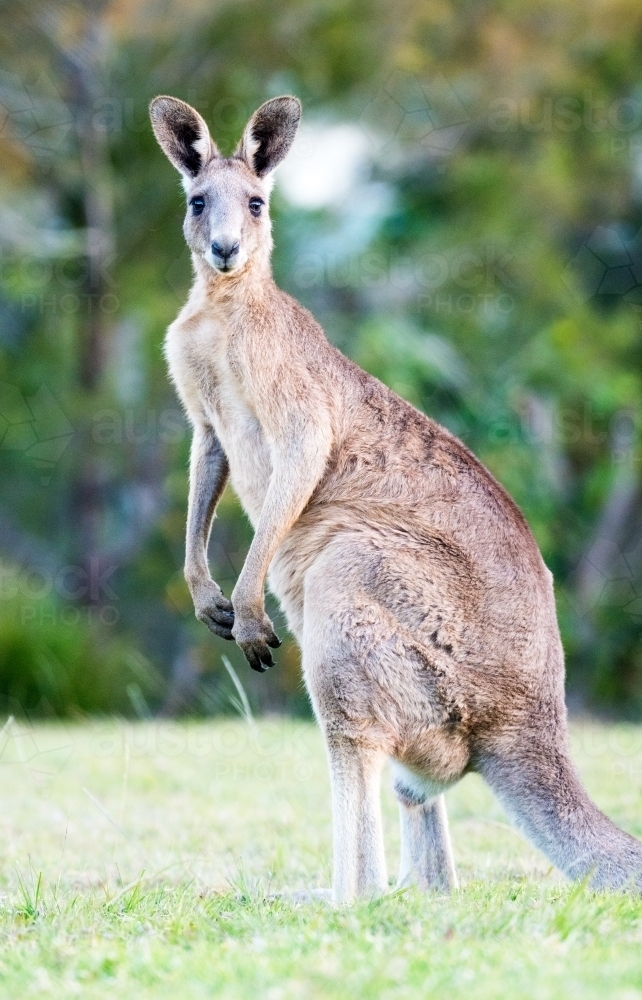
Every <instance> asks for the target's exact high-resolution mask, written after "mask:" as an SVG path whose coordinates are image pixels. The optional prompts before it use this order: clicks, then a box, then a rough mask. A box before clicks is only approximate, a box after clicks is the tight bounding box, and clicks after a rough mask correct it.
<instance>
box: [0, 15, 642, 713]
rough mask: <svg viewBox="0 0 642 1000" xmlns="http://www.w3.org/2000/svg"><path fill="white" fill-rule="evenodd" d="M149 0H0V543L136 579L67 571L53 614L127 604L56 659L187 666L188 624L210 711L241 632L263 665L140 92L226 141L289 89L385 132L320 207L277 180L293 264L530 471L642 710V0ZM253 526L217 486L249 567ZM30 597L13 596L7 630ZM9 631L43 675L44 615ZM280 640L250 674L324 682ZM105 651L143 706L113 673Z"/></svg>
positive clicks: (555, 535)
mask: <svg viewBox="0 0 642 1000" xmlns="http://www.w3.org/2000/svg"><path fill="white" fill-rule="evenodd" d="M135 7H136V10H137V12H138V13H137V15H136V16H133V17H131V18H130V17H129V16H126V15H125V13H124V8H122V5H118V4H116V3H112V2H110V0H100V2H99V3H97V4H89V3H88V2H87V3H83V2H80V0H78V2H76V0H55V2H54V3H52V4H51V5H50V15H49V18H48V20H47V21H46V25H45V22H44V21H43V20H42V19H39V18H37V17H35V15H31V14H30V13H29V11H27V10H26V8H25V7H24V5H23V4H18V3H16V2H14V0H8V6H7V12H8V13H7V16H6V17H5V18H3V24H2V25H1V26H0V51H1V52H2V54H3V56H4V62H5V65H6V68H7V72H6V74H5V75H4V76H2V78H1V79H0V104H2V107H3V108H4V109H5V111H6V112H7V115H6V119H3V121H4V124H3V126H2V131H1V133H0V148H1V150H2V153H3V159H2V162H3V166H2V168H1V171H2V172H1V173H0V218H1V219H2V220H3V226H2V227H1V229H2V232H1V233H0V383H2V386H0V515H1V520H0V553H2V554H3V555H4V556H5V557H7V558H10V559H11V560H13V561H14V562H15V563H17V564H20V565H21V566H23V567H24V568H25V569H26V570H30V569H33V568H34V567H35V568H36V569H38V568H39V567H41V566H42V564H43V563H46V564H47V565H48V566H54V567H55V568H54V570H52V572H53V573H54V575H55V574H56V573H57V572H58V569H57V568H60V567H65V566H67V565H69V564H71V565H73V566H76V567H80V568H82V569H85V570H87V569H88V567H90V566H91V561H92V559H94V560H97V564H99V565H100V566H101V567H105V566H106V567H107V568H108V569H109V571H110V573H111V571H112V570H113V574H112V575H110V576H109V581H110V582H109V587H110V589H111V591H112V592H113V593H114V594H115V595H116V596H115V597H107V596H106V594H105V593H103V594H101V595H99V596H98V597H96V598H95V599H93V598H90V600H89V602H87V600H86V596H85V597H82V598H81V599H80V600H78V599H77V598H75V597H69V596H68V595H67V594H66V593H62V594H60V593H57V594H56V601H57V603H58V606H59V608H58V611H57V612H56V615H57V618H56V620H57V621H60V620H61V613H62V612H66V611H67V609H68V608H69V609H70V610H69V613H71V611H73V610H74V609H78V608H79V607H80V608H81V609H82V607H83V606H87V603H88V604H89V606H91V607H92V609H93V611H94V612H95V613H96V614H98V615H99V614H100V613H101V612H103V611H104V610H105V607H107V608H109V609H111V610H113V609H116V611H117V614H113V615H112V619H113V623H112V624H111V625H109V626H108V627H106V628H104V627H101V628H97V627H96V625H95V623H94V622H90V623H89V624H87V623H85V625H82V626H79V629H78V636H77V638H74V637H73V635H72V633H73V628H71V627H69V628H67V627H64V626H62V625H60V629H61V637H60V640H59V643H58V646H56V647H55V648H59V649H60V650H61V652H60V657H62V661H66V659H67V658H70V663H73V662H76V660H75V657H80V655H81V653H80V650H81V648H86V649H88V650H89V649H91V650H92V651H94V650H96V649H98V650H100V655H98V654H94V653H93V652H92V655H91V656H90V657H89V660H88V664H89V666H88V670H89V671H91V676H92V678H93V681H92V684H93V683H95V685H96V687H97V689H99V688H101V685H104V684H105V683H106V681H104V680H100V678H99V673H100V671H98V664H99V663H102V657H103V653H104V655H105V656H107V653H106V651H107V650H110V649H112V648H113V649H117V648H119V647H120V645H123V644H124V646H125V647H126V648H128V649H129V648H134V649H135V650H137V651H138V653H139V654H140V655H141V656H142V657H143V658H144V659H145V660H149V661H150V662H152V663H153V664H154V667H155V669H157V670H158V671H159V672H160V674H161V675H162V676H163V677H164V678H165V680H166V681H167V682H169V681H170V678H172V677H173V678H176V677H177V676H179V675H180V672H181V671H180V663H181V657H182V656H183V655H184V653H185V650H186V649H192V650H193V651H195V659H194V662H196V661H197V660H198V663H199V667H198V671H197V677H196V683H192V687H191V689H190V690H191V691H192V700H191V706H192V708H195V709H196V710H198V711H202V710H205V702H207V698H206V697H205V696H203V697H205V702H203V698H201V701H199V697H200V696H197V695H195V694H194V692H195V691H200V692H201V695H203V690H202V684H201V681H203V680H205V681H207V686H208V690H209V691H210V693H211V692H214V694H215V697H214V701H213V702H212V701H211V700H210V701H209V702H207V704H208V705H209V706H210V709H211V708H213V706H214V705H215V704H220V703H221V698H220V697H219V694H220V690H223V688H222V685H225V684H227V683H228V680H229V678H228V675H227V674H226V672H225V670H224V669H223V667H222V666H221V660H220V655H221V653H222V652H226V653H228V654H229V656H230V660H231V662H232V666H233V668H234V669H235V670H237V672H238V673H239V676H242V677H243V678H244V683H245V678H246V677H247V674H246V672H245V668H244V664H243V661H242V658H241V657H239V655H238V651H236V650H235V649H233V648H232V649H227V650H226V649H223V647H222V646H221V644H220V643H217V642H215V641H214V640H211V639H208V637H207V636H206V635H205V634H204V633H203V631H202V626H199V625H197V623H195V622H194V621H193V618H192V613H191V608H190V602H189V597H188V596H186V593H185V589H184V585H183V584H182V582H181V569H180V567H181V563H182V559H183V532H184V513H185V505H186V465H187V457H188V445H189V435H188V429H187V427H186V424H185V421H184V419H183V417H182V415H181V414H180V411H179V408H178V405H177V402H176V400H175V397H174V394H173V390H172V388H171V386H170V385H169V384H168V380H167V377H166V371H165V365H164V361H163V358H162V354H161V350H160V345H161V342H162V338H163V333H164V329H165V327H166V326H167V324H168V323H169V322H170V321H171V320H172V319H173V318H174V316H175V315H176V313H177V311H178V309H179V308H180V306H181V304H182V302H183V301H184V299H185V296H186V294H187V289H188V287H189V280H190V264H189V255H188V253H187V251H186V249H185V247H184V243H183V238H182V233H181V217H182V212H183V198H182V192H181V189H180V184H179V183H178V180H177V177H176V174H175V172H174V171H173V170H172V169H171V168H170V167H169V166H168V164H167V163H166V161H165V159H164V157H163V156H162V154H161V153H160V151H159V149H158V148H157V145H156V143H155V141H154V139H153V136H152V133H151V129H150V128H149V125H148V121H147V111H146V107H147V103H148V101H149V99H150V98H151V97H152V96H154V95H155V94H156V93H158V92H168V93H174V94H176V96H178V97H182V98H184V99H186V100H188V101H190V102H191V103H193V104H195V105H197V106H198V108H199V110H200V111H201V112H202V114H203V115H204V116H205V117H206V118H207V120H208V121H209V123H210V125H211V128H212V132H213V135H214V136H215V138H216V139H217V141H218V142H219V144H220V146H221V148H222V149H223V150H224V151H226V152H228V151H230V150H232V149H233V147H234V145H235V143H236V141H237V140H238V137H239V135H240V132H241V130H242V127H243V124H244V122H245V120H246V119H247V117H248V116H249V115H250V113H251V112H252V111H253V109H254V108H255V107H256V105H257V104H258V103H259V102H260V101H262V100H264V99H265V98H266V97H268V96H270V95H271V94H274V93H277V92H285V91H293V92H296V93H297V94H298V95H299V96H300V97H301V98H302V100H303V102H304V108H305V119H304V120H305V122H306V123H308V124H312V125H313V126H314V125H316V126H319V125H323V126H324V127H327V126H328V125H330V126H331V125H333V124H337V123H349V124H351V125H352V126H353V127H354V128H355V129H356V130H357V132H358V133H359V134H360V135H361V137H362V139H363V140H364V142H365V143H366V145H365V147H364V149H365V153H364V161H363V163H362V165H361V172H360V173H359V174H358V177H357V180H356V181H355V182H354V183H353V186H352V188H351V190H350V191H349V192H348V194H347V195H346V196H345V197H344V198H343V200H341V199H339V200H338V201H336V202H334V203H328V204H326V205H321V206H319V207H316V208H311V209H310V210H306V209H305V208H302V207H297V206H296V205H295V204H292V203H290V202H288V200H287V198H286V197H285V195H286V193H287V192H286V191H285V190H280V188H279V185H278V183H277V188H276V191H275V195H274V199H273V216H274V230H275V255H274V268H275V275H276V277H277V280H278V281H279V283H280V284H281V285H282V286H283V287H285V288H286V289H287V290H289V291H291V292H292V293H293V294H294V295H296V296H297V297H298V298H299V299H300V300H301V301H302V302H303V303H304V304H305V305H307V306H308V307H309V308H311V309H312V310H313V312H314V313H315V314H316V315H317V316H318V318H319V319H320V320H321V321H322V322H323V323H324V325H325V327H326V329H327V331H328V334H329V336H330V338H331V339H332V340H333V341H334V342H335V343H336V344H337V345H338V346H339V347H341V349H342V350H344V351H345V352H346V353H347V354H348V355H350V356H351V357H353V358H354V359H355V360H356V361H357V362H358V363H360V364H361V365H363V366H364V367H366V368H367V369H368V370H369V371H372V372H373V373H374V374H375V375H377V377H379V378H381V379H382V380H383V381H385V382H386V383H387V384H388V385H390V386H391V387H392V388H393V389H395V390H396V391H397V392H399V393H401V394H402V395H404V396H405V397H406V398H407V399H409V400H411V401H412V402H413V403H414V404H415V405H417V406H419V407H420V408H421V409H423V410H424V411H425V412H427V413H429V414H430V415H431V416H433V417H435V418H436V419H438V420H440V421H442V422H443V423H444V424H446V425H447V426H448V427H449V428H450V429H452V430H453V431H454V432H455V433H457V434H459V435H460V436H461V437H462V438H463V439H464V440H465V442H466V443H467V444H468V445H469V446H470V447H471V448H473V450H474V451H475V452H476V453H477V454H478V455H479V457H480V458H481V459H482V460H483V461H484V462H486V463H487V465H488V466H489V467H490V469H491V471H492V472H493V473H494V474H495V475H496V476H497V477H498V478H499V479H500V481H501V482H502V483H503V484H504V485H505V486H506V487H507V488H508V489H509V491H510V492H511V493H512V494H513V496H514V497H515V499H516V500H517V502H518V503H519V504H520V506H521V507H522V509H523V510H524V513H525V515H526V517H527V519H528V521H529V523H530V524H531V526H532V528H533V530H534V533H535V535H536V538H537V540H538V542H539V544H540V546H541V548H542V551H543V554H544V557H545V559H546V561H547V563H548V564H549V566H550V567H551V569H552V570H553V572H554V574H555V577H556V583H557V587H558V594H559V610H560V619H561V623H562V629H563V637H564V642H565V646H566V649H567V653H568V666H569V682H570V685H571V687H572V689H573V693H574V697H576V698H579V699H581V700H582V701H583V703H585V704H589V705H593V706H597V707H601V708H609V709H616V710H618V711H620V712H624V713H628V714H634V715H639V713H640V711H642V666H641V664H642V653H641V651H640V650H641V647H640V625H641V624H642V605H641V604H640V602H641V601H642V520H641V515H640V511H641V510H642V502H641V500H642V484H641V477H640V457H641V453H640V428H641V427H642V416H641V414H642V336H641V333H640V331H641V324H640V319H641V314H640V305H641V303H642V294H641V292H640V289H641V288H642V277H641V276H642V267H641V265H640V260H641V259H642V246H641V245H640V240H639V238H638V234H639V233H640V232H641V231H642V198H641V196H640V187H639V155H640V148H641V147H642V101H641V98H640V95H641V93H642V77H641V75H640V74H641V70H640V67H641V66H642V42H641V39H642V14H641V13H640V10H639V9H638V7H637V6H636V5H635V4H633V3H632V2H631V0H605V3H604V4H602V5H601V6H598V7H593V8H591V9H590V11H587V10H585V8H584V5H581V4H578V3H577V2H575V0H564V2H563V3H562V5H561V7H560V5H559V4H552V3H550V2H543V0H542V2H539V3H537V4H536V5H535V6H533V4H531V3H529V4H526V3H516V4H511V5H508V6H507V5H505V4H502V3H500V2H493V3H490V4H487V5H485V6H484V8H483V10H479V9H477V8H476V7H475V6H474V5H470V4H469V5H464V6H463V7H462V6H461V5H455V4H452V3H445V4H442V3H427V4H426V3H423V2H418V0H411V2H410V3H409V4H406V5H405V6H404V9H403V14H399V12H398V11H397V10H396V9H395V8H394V5H385V4H381V3H378V2H376V0H349V2H347V3H344V4H336V3H326V2H323V0H306V2H305V3H303V4H301V3H299V2H294V0H271V2H269V3H263V2H258V0H250V2H247V3H244V4H242V5H240V6H239V5H238V4H236V3H231V2H229V3H228V2H224V3H222V4H219V5H217V6H216V7H215V8H205V7H203V6H202V5H197V4H195V3H186V4H182V5H181V9H180V13H178V11H169V12H163V13H161V11H160V9H159V8H157V6H156V5H153V4H151V3H147V2H145V0H141V2H140V3H138V4H136V5H135ZM97 23H100V26H101V28H100V31H98V32H96V31H94V26H95V24H97ZM552 25H553V26H554V28H552V27H551V26H552ZM70 53H71V56H70ZM74 65H75V66H78V65H82V66H83V71H82V73H80V74H76V75H74V71H73V70H72V67H73V66H74ZM25 102H26V104H25ZM25 107H27V108H28V113H27V112H26V111H25V110H24V108H25ZM30 115H31V117H30ZM302 162H305V160H303V161H302ZM313 166H314V164H313V163H312V162H310V167H311V168H312V167H313ZM88 234H89V236H88ZM92 234H93V235H92ZM88 239H89V241H90V243H91V240H92V239H93V240H94V245H93V247H92V246H89V249H88V242H87V241H88ZM3 387H4V388H3ZM6 387H8V389H7V388H6ZM43 387H44V389H43ZM7 425H9V428H10V434H9V436H7V433H8V432H7ZM250 538H251V532H250V531H249V526H248V525H247V522H246V520H245V518H244V516H243V515H242V513H241V512H240V509H239V507H238V505H235V504H234V503H233V502H232V500H231V499H229V498H226V500H225V503H224V505H223V507H222V510H221V516H220V518H219V520H218V522H217V524H216V527H215V531H214V539H213V545H212V551H211V553H210V555H211V561H212V568H213V571H214V575H215V576H216V577H217V578H218V579H219V581H220V582H221V583H222V585H223V586H224V589H225V590H226V591H227V592H228V593H229V591H230V590H231V588H232V587H233V585H234V581H235V579H236V576H237V574H238V572H239V570H240V567H241V565H242V560H243V556H244V553H245V551H246V549H247V546H248V544H249V541H250ZM56 567H57V568H56ZM83 602H84V604H83ZM18 611H20V609H18ZM274 611H275V609H274V608H272V609H271V612H272V613H273V612H274ZM15 614H16V608H15V607H14V606H13V605H11V604H5V603H4V602H2V601H0V630H4V631H7V632H8V631H10V629H11V627H13V626H11V625H10V619H11V618H12V616H13V617H14V618H15ZM5 619H6V623H5ZM53 630H54V629H53V627H52V629H51V632H52V633H53ZM53 641H54V640H53V634H51V635H49V634H48V638H47V643H48V644H49V645H50V646H51V648H52V649H53V648H54V646H53V645H52V643H53ZM83 644H84V645H83ZM208 644H209V645H208ZM18 645H19V646H20V648H21V649H22V650H23V654H21V655H22V659H21V660H20V662H21V664H22V666H21V667H20V671H25V672H26V674H27V675H28V676H29V677H36V676H39V672H40V667H39V666H38V655H39V654H37V652H36V645H38V644H33V643H32V644H31V645H30V644H29V642H27V640H26V639H23V640H21V641H20V643H19V644H18ZM3 648H8V647H6V646H5V647H3ZM38 648H40V646H39V645H38ZM28 650H30V652H27V651H28ZM65 650H66V652H65ZM74 650H75V652H74ZM119 655H120V654H114V662H115V661H116V660H118V656H119ZM60 657H59V658H60ZM107 659H108V660H109V662H112V655H111V653H110V654H109V655H108V656H107ZM17 662H18V660H17V659H16V664H17ZM278 662H279V666H278V668H277V669H276V670H274V671H271V672H269V673H268V674H267V675H266V676H265V677H262V678H255V677H247V686H248V694H249V698H250V701H251V702H252V704H253V705H254V707H256V708H259V709H263V710H268V711H269V710H272V709H275V708H278V709H281V710H282V709H284V708H285V709H287V710H290V711H296V712H301V711H303V712H304V711H307V702H306V699H305V696H304V695H303V694H302V691H301V686H300V680H299V673H298V657H297V652H296V649H295V646H294V644H293V642H292V641H290V640H289V641H288V643H287V644H286V645H285V646H284V647H283V648H282V649H281V650H280V652H279V658H278ZM92 664H95V665H96V670H95V672H94V667H93V666H92ZM16 669H17V667H16ZM57 669H58V668H57ZM60 669H61V670H62V671H63V672H66V673H65V676H68V677H70V678H71V677H78V678H79V679H80V674H81V673H82V672H80V671H78V670H76V668H75V667H72V666H71V665H70V666H64V663H63V666H62V667H61V668H60ZM5 671H8V672H6V673H5V676H6V677H7V684H8V683H9V678H10V676H13V674H12V673H11V671H9V670H8V668H5ZM102 677H103V678H107V677H111V678H112V679H113V692H112V694H113V697H112V700H111V704H112V705H113V706H114V707H115V706H119V707H121V708H122V707H123V688H122V681H121V680H120V673H119V671H118V670H116V668H113V669H109V670H105V671H103V672H102ZM192 681H194V677H192ZM10 683H11V685H14V687H15V683H16V682H15V681H14V680H12V681H11V682H10ZM30 683H31V682H30ZM70 683H71V682H70ZM74 683H75V681H74ZM172 683H173V682H172ZM92 684H89V687H91V686H92ZM170 687H171V683H170ZM0 689H2V690H4V691H5V693H6V694H8V690H9V689H8V688H6V689H5V688H2V682H0ZM13 689H14V688H13V687H12V690H13ZM101 689H102V690H106V689H105V688H104V686H103V687H102V688H101ZM219 689H220V690H219ZM61 690H64V691H67V692H71V691H72V687H67V686H66V682H65V684H63V686H62V688H61ZM217 692H219V694H217ZM30 697H31V696H30ZM34 697H35V695H34ZM65 697H66V698H67V697H68V698H70V699H71V701H70V702H69V704H70V705H71V704H72V703H73V704H80V703H81V702H82V704H83V705H89V703H90V701H91V699H90V698H89V695H88V694H87V695H82V697H81V696H80V695H78V697H77V698H75V696H72V694H71V693H69V694H66V695H65ZM145 697H146V696H145ZM162 697H163V696H161V695H157V696H155V698H152V702H153V703H155V704H157V703H158V702H159V701H161V700H162ZM74 698H75V700H74ZM217 699H218V701H217ZM134 700H136V699H134ZM222 700H223V701H226V697H225V698H223V699H222ZM98 701H100V704H101V705H105V706H106V705H107V702H108V701H109V698H107V695H106V694H105V695H104V696H103V695H101V697H100V699H97V700H96V704H97V703H98ZM188 701H189V699H188ZM127 703H128V704H131V699H129V698H128V699H127ZM58 704H62V702H58Z"/></svg>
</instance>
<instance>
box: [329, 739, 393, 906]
mask: <svg viewBox="0 0 642 1000" xmlns="http://www.w3.org/2000/svg"><path fill="white" fill-rule="evenodd" d="M326 746H327V749H328V759H329V762H330V778H331V782H332V820H333V842H334V848H333V854H334V859H333V861H334V875H333V887H332V888H333V893H332V895H333V899H334V901H335V903H346V902H350V901H352V900H353V899H357V898H364V897H368V896H374V895H378V894H380V893H382V892H384V891H385V890H386V888H387V884H388V883H387V877H386V861H385V855H384V844H383V828H382V822H381V800H380V783H381V770H382V767H383V764H384V761H385V755H384V754H383V753H382V752H381V751H379V750H377V749H376V748H374V747H371V746H368V745H364V744H363V743H362V742H361V741H360V740H355V739H352V738H350V737H346V736H344V735H340V734H338V733H332V732H326Z"/></svg>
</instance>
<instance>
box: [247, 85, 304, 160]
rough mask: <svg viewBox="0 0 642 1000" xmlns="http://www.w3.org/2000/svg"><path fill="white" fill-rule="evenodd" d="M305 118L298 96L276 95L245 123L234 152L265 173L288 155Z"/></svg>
mask: <svg viewBox="0 0 642 1000" xmlns="http://www.w3.org/2000/svg"><path fill="white" fill-rule="evenodd" d="M300 118H301V102H300V101H299V99H298V97H275V98H274V99H273V100H271V101H266V102H265V104H262V105H261V107H260V108H259V109H258V111H255V112H254V114H253V115H252V117H251V118H250V120H249V122H248V123H247V125H246V126H245V131H244V133H243V138H242V139H241V141H240V143H239V145H238V148H237V150H236V152H235V153H234V155H235V156H236V157H238V158H239V159H241V160H245V162H246V163H247V165H248V167H249V168H250V170H253V171H254V173H255V174H256V175H257V176H258V177H264V176H265V175H266V174H269V173H270V171H271V170H274V168H275V167H276V166H278V165H279V163H280V162H281V160H283V159H284V158H285V156H286V155H287V153H288V151H289V149H290V146H291V145H292V142H293V140H294V136H295V135H296V130H297V128H298V125H299V121H300Z"/></svg>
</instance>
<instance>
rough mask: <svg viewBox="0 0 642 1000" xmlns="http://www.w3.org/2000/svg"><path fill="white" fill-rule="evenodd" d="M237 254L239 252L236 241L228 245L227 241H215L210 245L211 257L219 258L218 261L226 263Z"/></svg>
mask: <svg viewBox="0 0 642 1000" xmlns="http://www.w3.org/2000/svg"><path fill="white" fill-rule="evenodd" d="M238 252H239V241H238V240H235V241H234V243H230V242H227V241H225V242H221V243H217V242H216V241H215V242H214V243H212V253H213V255H214V256H215V257H220V259H221V260H223V261H225V263H227V261H228V260H229V259H230V257H234V256H235V255H236V254H237V253H238Z"/></svg>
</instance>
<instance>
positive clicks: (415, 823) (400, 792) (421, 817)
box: [392, 761, 457, 892]
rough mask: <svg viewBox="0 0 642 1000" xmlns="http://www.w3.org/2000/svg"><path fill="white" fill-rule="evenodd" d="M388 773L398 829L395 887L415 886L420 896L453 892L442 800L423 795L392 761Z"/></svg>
mask: <svg viewBox="0 0 642 1000" xmlns="http://www.w3.org/2000/svg"><path fill="white" fill-rule="evenodd" d="M392 769H393V776H394V789H395V794H396V796H397V799H398V802H399V820H400V825H401V857H400V861H399V878H398V880H397V887H398V888H402V887H404V886H408V885H417V886H418V887H419V888H420V889H422V890H423V891H424V892H426V891H429V890H435V889H436V890H438V891H441V892H450V890H451V889H456V888H457V875H456V873H455V863H454V860H453V853H452V847H451V844H450V834H449V832H448V815H447V813H446V802H445V800H444V796H443V795H430V794H429V793H428V792H426V791H424V790H423V789H422V788H421V787H420V785H419V784H418V783H417V781H416V779H415V776H414V775H411V774H410V772H408V771H407V769H406V768H404V767H403V766H402V765H400V764H398V763H397V762H395V761H393V762H392Z"/></svg>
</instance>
